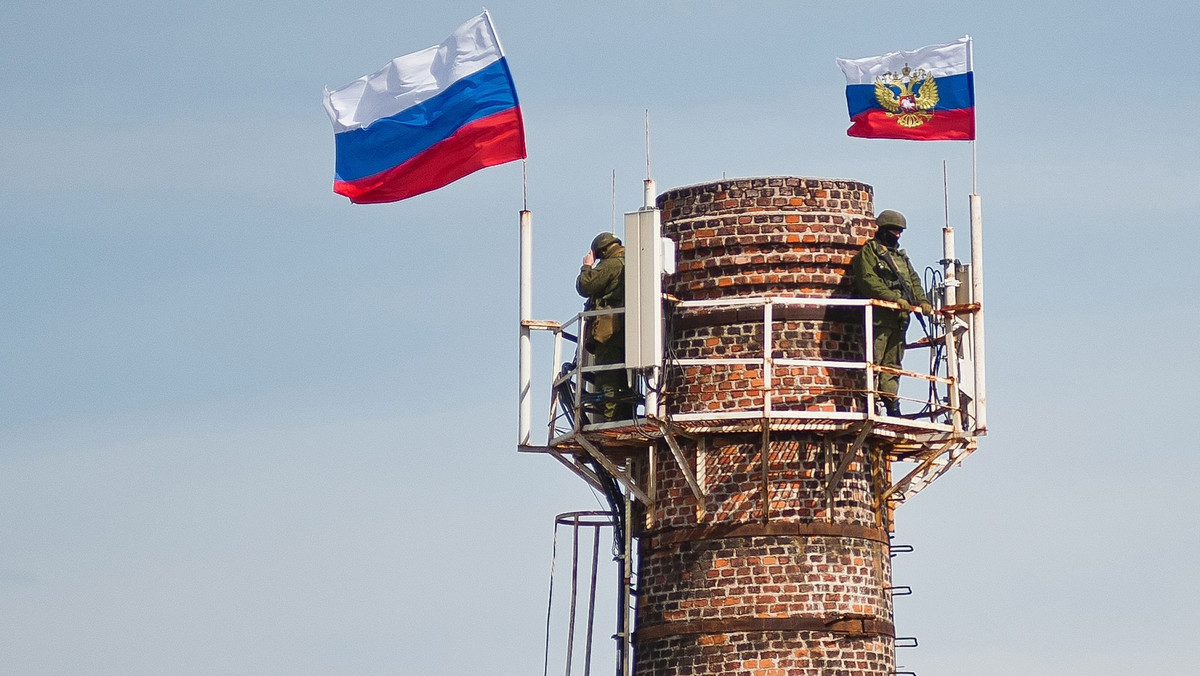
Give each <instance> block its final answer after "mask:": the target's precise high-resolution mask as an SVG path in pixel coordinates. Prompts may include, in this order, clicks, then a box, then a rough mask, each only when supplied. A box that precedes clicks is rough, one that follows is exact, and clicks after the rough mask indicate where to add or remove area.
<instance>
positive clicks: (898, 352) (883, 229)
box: [850, 209, 933, 416]
mask: <svg viewBox="0 0 1200 676" xmlns="http://www.w3.org/2000/svg"><path fill="white" fill-rule="evenodd" d="M875 225H876V230H875V238H874V239H872V240H870V241H868V242H867V243H866V244H864V245H863V247H862V249H860V250H859V252H858V253H857V254H855V255H854V259H853V260H851V261H850V270H851V272H853V274H854V289H855V291H856V293H857V294H858V296H859V297H860V298H878V299H879V300H886V301H891V302H893V303H896V304H898V305H900V308H901V309H900V310H899V311H897V310H891V309H888V308H880V307H877V308H875V312H874V314H875V322H874V323H875V326H874V329H875V331H874V333H875V343H874V349H875V360H874V362H875V364H877V365H879V366H886V367H889V368H893V369H899V368H900V362H901V361H902V360H903V359H904V336H905V333H906V332H907V331H908V321H909V313H910V312H917V311H919V312H921V313H922V314H925V315H932V314H933V306H931V305H930V304H929V299H928V298H926V297H925V291H924V289H922V288H921V278H920V277H919V276H918V275H917V272H916V270H914V269H913V266H912V262H910V261H909V260H908V254H906V253H904V249H901V248H900V235H901V233H903V232H904V228H905V226H906V222H905V220H904V216H903V215H902V214H901V213H900V212H898V211H892V210H891V209H886V210H884V211H881V212H879V215H878V216H876V217H875ZM875 384H876V388H877V389H878V390H879V395H880V399H881V400H882V401H883V406H884V410H886V411H887V414H888V415H891V416H898V415H900V402H899V401H898V400H897V394H898V392H899V390H900V376H898V375H897V374H895V373H887V372H882V371H880V372H877V373H876V374H875Z"/></svg>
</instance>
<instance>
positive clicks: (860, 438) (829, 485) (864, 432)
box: [825, 420, 875, 519]
mask: <svg viewBox="0 0 1200 676" xmlns="http://www.w3.org/2000/svg"><path fill="white" fill-rule="evenodd" d="M874 427H875V423H874V422H873V421H871V420H864V421H863V422H862V426H861V427H860V428H859V430H858V434H857V435H856V436H855V437H854V442H853V443H851V444H850V447H849V448H847V449H846V452H845V453H843V454H842V457H841V460H840V461H839V462H838V466H837V469H836V470H834V472H833V474H831V475H830V476H829V479H828V481H826V482H825V504H826V512H827V514H828V515H829V518H830V519H832V518H833V491H834V489H836V488H837V485H838V484H840V483H841V482H842V478H843V477H844V476H845V475H846V470H848V469H850V463H851V462H853V461H854V456H856V455H858V452H859V450H861V449H862V447H863V443H864V442H866V440H867V437H868V436H870V434H871V430H872V429H874Z"/></svg>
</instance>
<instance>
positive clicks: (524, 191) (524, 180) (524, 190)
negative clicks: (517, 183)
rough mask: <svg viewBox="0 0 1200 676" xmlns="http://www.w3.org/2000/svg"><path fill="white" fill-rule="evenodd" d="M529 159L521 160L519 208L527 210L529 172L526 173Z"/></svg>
mask: <svg viewBox="0 0 1200 676" xmlns="http://www.w3.org/2000/svg"><path fill="white" fill-rule="evenodd" d="M528 162H529V160H526V159H522V160H521V210H522V211H529V174H528V173H527V171H526V170H527V168H528V164H527V163H528Z"/></svg>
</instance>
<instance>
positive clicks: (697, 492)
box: [659, 422, 707, 518]
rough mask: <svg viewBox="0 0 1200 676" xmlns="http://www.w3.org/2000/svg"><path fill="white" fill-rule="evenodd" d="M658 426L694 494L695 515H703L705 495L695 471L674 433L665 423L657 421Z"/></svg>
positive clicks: (701, 516) (700, 516)
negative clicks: (696, 507) (696, 506)
mask: <svg viewBox="0 0 1200 676" xmlns="http://www.w3.org/2000/svg"><path fill="white" fill-rule="evenodd" d="M659 428H660V429H661V430H662V434H663V438H664V439H666V440H667V446H668V447H670V449H671V455H673V456H675V462H676V464H678V465H679V469H680V470H681V471H682V472H683V478H684V479H686V480H687V484H688V486H689V487H690V488H691V489H692V495H694V496H696V504H697V505H698V506H699V507H698V509H697V516H698V517H699V518H703V517H704V499H705V498H706V497H707V495H706V494H705V492H704V489H703V488H701V487H700V482H699V480H697V479H696V472H695V471H693V470H692V466H691V465H689V464H688V461H687V458H686V457H684V455H683V449H681V448H679V443H678V442H676V441H675V435H674V434H672V433H671V430H670V429H668V428H667V426H666V425H665V424H662V423H661V422H660V423H659Z"/></svg>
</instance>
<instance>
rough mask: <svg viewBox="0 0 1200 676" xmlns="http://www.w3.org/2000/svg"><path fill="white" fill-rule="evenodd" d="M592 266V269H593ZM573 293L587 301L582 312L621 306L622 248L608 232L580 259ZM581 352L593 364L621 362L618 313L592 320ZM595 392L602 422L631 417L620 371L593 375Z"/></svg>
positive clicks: (622, 346) (621, 332)
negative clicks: (600, 402) (599, 404)
mask: <svg viewBox="0 0 1200 676" xmlns="http://www.w3.org/2000/svg"><path fill="white" fill-rule="evenodd" d="M593 265H594V267H593ZM575 290H576V291H578V292H579V295H581V296H583V297H585V298H587V303H586V304H585V305H584V309H585V310H604V309H609V308H622V307H625V247H624V246H622V245H621V240H619V239H617V237H616V235H614V234H612V233H611V232H602V233H600V234H599V235H596V238H595V239H593V240H592V247H591V250H590V251H588V253H587V255H586V256H584V257H583V266H582V267H581V268H580V270H579V278H578V279H576V280H575ZM583 346H584V349H586V350H587V351H588V352H590V353H591V354H592V355H593V357H595V359H594V361H593V363H595V364H596V365H598V366H599V365H604V364H620V363H622V362H624V361H625V322H624V316H623V315H621V314H608V315H600V316H598V317H592V318H591V319H590V321H589V322H588V323H587V331H586V334H585V335H584V343H583ZM594 382H595V384H596V390H597V391H598V392H599V393H600V394H601V396H602V397H603V399H602V404H601V411H602V412H603V415H604V419H605V420H623V419H626V418H629V417H631V414H632V412H633V406H632V403H631V400H632V397H631V396H630V391H629V385H628V382H627V380H626V377H625V371H624V370H613V371H601V372H599V373H596V374H595V380H594Z"/></svg>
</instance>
